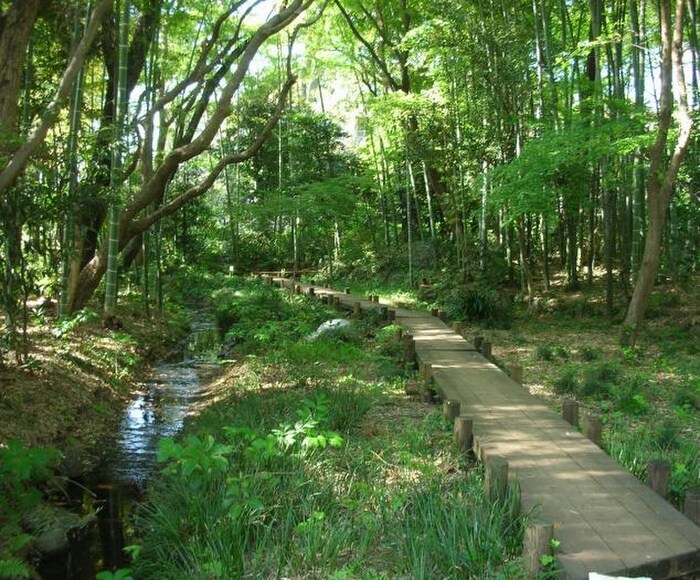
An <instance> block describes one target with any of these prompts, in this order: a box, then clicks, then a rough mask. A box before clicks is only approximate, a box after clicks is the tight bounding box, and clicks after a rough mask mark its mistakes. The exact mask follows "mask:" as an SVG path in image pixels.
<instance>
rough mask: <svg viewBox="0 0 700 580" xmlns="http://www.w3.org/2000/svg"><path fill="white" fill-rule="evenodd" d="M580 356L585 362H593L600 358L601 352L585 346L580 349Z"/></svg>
mask: <svg viewBox="0 0 700 580" xmlns="http://www.w3.org/2000/svg"><path fill="white" fill-rule="evenodd" d="M578 356H579V358H580V359H581V360H582V361H584V362H592V361H594V360H597V359H598V358H600V352H599V351H598V349H596V348H595V347H592V346H589V345H584V346H582V347H581V348H580V349H579V351H578Z"/></svg>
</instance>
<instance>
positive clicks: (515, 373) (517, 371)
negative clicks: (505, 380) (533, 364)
mask: <svg viewBox="0 0 700 580" xmlns="http://www.w3.org/2000/svg"><path fill="white" fill-rule="evenodd" d="M508 374H509V375H510V378H511V379H513V380H514V381H515V382H516V383H518V384H519V385H522V384H523V367H522V366H521V365H510V369H509V370H508Z"/></svg>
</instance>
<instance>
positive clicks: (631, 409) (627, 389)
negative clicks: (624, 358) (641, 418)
mask: <svg viewBox="0 0 700 580" xmlns="http://www.w3.org/2000/svg"><path fill="white" fill-rule="evenodd" d="M645 386H646V385H645V383H644V381H643V380H642V379H641V377H639V376H634V377H631V378H628V379H626V380H625V381H622V384H621V385H620V386H619V387H617V388H616V389H615V390H614V404H615V407H616V408H617V409H619V410H621V411H623V412H624V413H627V414H628V415H645V414H647V413H648V412H649V411H650V406H649V402H648V401H647V399H646V397H645V396H644V392H643V391H644V388H645Z"/></svg>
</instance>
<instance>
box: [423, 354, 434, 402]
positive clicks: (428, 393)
mask: <svg viewBox="0 0 700 580" xmlns="http://www.w3.org/2000/svg"><path fill="white" fill-rule="evenodd" d="M422 371H423V389H422V393H423V401H424V402H426V403H432V402H434V401H435V391H434V390H433V365H431V364H430V363H427V364H424V365H423V369H422Z"/></svg>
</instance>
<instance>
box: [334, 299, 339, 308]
mask: <svg viewBox="0 0 700 580" xmlns="http://www.w3.org/2000/svg"><path fill="white" fill-rule="evenodd" d="M333 306H335V307H336V308H338V307H340V296H333Z"/></svg>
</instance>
